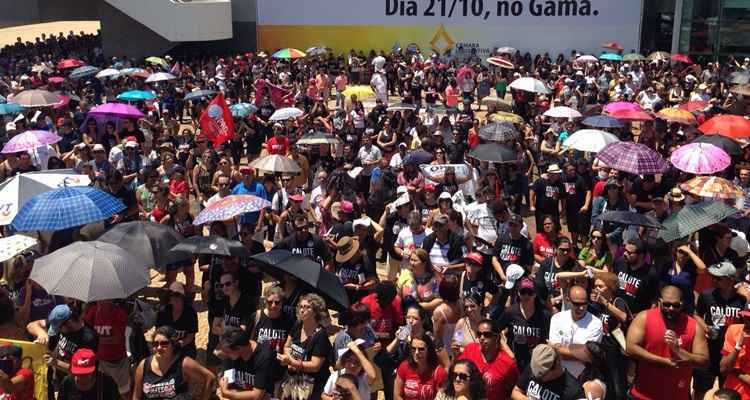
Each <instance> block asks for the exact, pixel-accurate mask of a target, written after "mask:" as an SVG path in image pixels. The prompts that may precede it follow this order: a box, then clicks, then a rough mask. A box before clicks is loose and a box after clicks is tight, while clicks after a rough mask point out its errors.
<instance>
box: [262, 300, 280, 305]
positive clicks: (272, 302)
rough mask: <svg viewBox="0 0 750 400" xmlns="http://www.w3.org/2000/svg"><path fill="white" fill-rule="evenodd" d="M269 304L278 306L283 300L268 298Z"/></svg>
mask: <svg viewBox="0 0 750 400" xmlns="http://www.w3.org/2000/svg"><path fill="white" fill-rule="evenodd" d="M266 303H267V304H270V305H275V306H278V305H279V304H281V300H266Z"/></svg>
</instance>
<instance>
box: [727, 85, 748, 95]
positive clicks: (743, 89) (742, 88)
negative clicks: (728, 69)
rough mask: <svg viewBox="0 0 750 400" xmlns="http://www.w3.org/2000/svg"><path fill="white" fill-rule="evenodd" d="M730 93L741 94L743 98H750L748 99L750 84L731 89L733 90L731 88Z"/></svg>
mask: <svg viewBox="0 0 750 400" xmlns="http://www.w3.org/2000/svg"><path fill="white" fill-rule="evenodd" d="M729 91H730V92H732V93H734V94H739V95H741V96H748V97H750V84H747V83H746V84H744V85H739V86H735V87H731V88H729Z"/></svg>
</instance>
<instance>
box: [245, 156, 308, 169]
mask: <svg viewBox="0 0 750 400" xmlns="http://www.w3.org/2000/svg"><path fill="white" fill-rule="evenodd" d="M250 167H252V168H255V169H257V170H260V171H264V172H272V173H281V174H298V173H299V172H300V168H299V164H297V163H296V162H295V161H294V160H291V159H289V158H287V157H284V156H280V155H277V154H274V155H270V156H265V157H261V158H256V159H255V160H254V161H253V162H251V163H250Z"/></svg>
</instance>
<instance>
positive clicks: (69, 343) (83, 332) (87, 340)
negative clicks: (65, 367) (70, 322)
mask: <svg viewBox="0 0 750 400" xmlns="http://www.w3.org/2000/svg"><path fill="white" fill-rule="evenodd" d="M98 345H99V336H98V335H97V334H96V331H94V330H93V329H91V328H89V327H88V326H85V325H84V326H83V328H81V329H80V330H78V331H77V332H72V333H60V334H59V335H58V339H57V343H56V344H55V352H54V353H55V354H56V356H57V359H58V360H61V361H65V362H70V359H71V358H72V357H73V353H75V352H76V350H78V349H91V350H96V348H97V346H98Z"/></svg>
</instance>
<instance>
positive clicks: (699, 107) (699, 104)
mask: <svg viewBox="0 0 750 400" xmlns="http://www.w3.org/2000/svg"><path fill="white" fill-rule="evenodd" d="M706 107H708V102H705V101H703V100H695V101H688V102H687V103H683V104H680V105H679V106H678V107H677V108H681V109H683V110H685V111H690V112H696V111H703V110H705V109H706Z"/></svg>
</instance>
